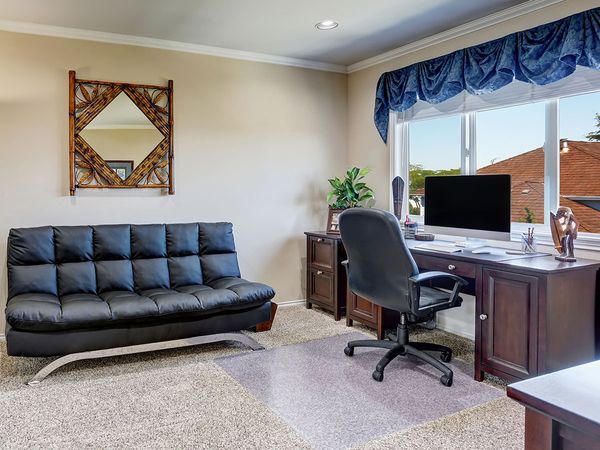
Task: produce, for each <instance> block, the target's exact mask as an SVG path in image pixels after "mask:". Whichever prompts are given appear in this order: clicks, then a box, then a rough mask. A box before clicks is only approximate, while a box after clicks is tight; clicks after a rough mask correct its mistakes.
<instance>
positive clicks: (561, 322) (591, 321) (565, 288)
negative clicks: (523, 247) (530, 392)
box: [538, 268, 597, 373]
mask: <svg viewBox="0 0 600 450" xmlns="http://www.w3.org/2000/svg"><path fill="white" fill-rule="evenodd" d="M596 279H597V270H596V269H595V268H593V269H590V270H573V271H568V272H560V273H555V274H550V275H548V277H547V285H546V289H545V291H546V292H545V295H542V296H541V300H542V302H545V311H546V314H545V315H544V316H543V319H545V320H543V321H542V322H545V323H540V344H541V345H540V352H539V354H538V357H539V360H538V367H539V368H540V373H548V372H554V371H556V370H560V369H564V368H567V367H572V366H575V365H578V364H583V363H586V362H590V361H593V360H594V357H595V353H596V348H595V347H596V332H595V331H596V330H595V329H596V320H595V317H596V305H597V298H596ZM540 306H541V307H540V313H542V314H543V311H544V305H540Z"/></svg>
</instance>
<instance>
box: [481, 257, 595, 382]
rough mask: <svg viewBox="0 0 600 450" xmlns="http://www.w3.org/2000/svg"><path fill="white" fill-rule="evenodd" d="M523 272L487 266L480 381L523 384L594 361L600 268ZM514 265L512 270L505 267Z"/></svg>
mask: <svg viewBox="0 0 600 450" xmlns="http://www.w3.org/2000/svg"><path fill="white" fill-rule="evenodd" d="M533 264H534V262H533V261H530V263H529V266H528V267H523V266H524V265H523V266H521V267H519V268H518V271H517V270H515V269H516V267H513V268H512V269H513V270H506V269H504V268H501V267H493V266H482V269H481V275H480V277H479V279H480V283H479V289H478V293H477V296H476V314H477V317H476V327H475V379H476V380H482V379H483V377H484V372H487V373H491V374H493V375H496V376H498V377H500V378H503V379H505V380H509V381H518V380H523V379H526V378H530V377H535V376H538V375H542V374H545V373H550V372H554V371H556V370H560V369H564V368H567V367H571V366H574V365H577V364H582V363H585V362H588V361H593V360H594V358H595V353H596V348H595V328H596V327H595V323H594V322H595V320H594V314H595V311H596V303H597V300H596V277H597V272H598V267H597V266H595V267H594V266H591V265H590V267H573V266H571V270H553V271H541V270H540V271H538V270H532V269H535V267H532V266H533ZM505 265H508V264H505Z"/></svg>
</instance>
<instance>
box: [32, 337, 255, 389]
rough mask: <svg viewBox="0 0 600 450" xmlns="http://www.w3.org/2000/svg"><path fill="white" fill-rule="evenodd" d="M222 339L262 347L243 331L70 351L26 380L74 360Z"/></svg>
mask: <svg viewBox="0 0 600 450" xmlns="http://www.w3.org/2000/svg"><path fill="white" fill-rule="evenodd" d="M222 341H236V342H240V343H242V344H244V345H246V346H247V347H250V348H251V349H252V350H263V349H264V347H263V346H262V345H261V344H259V343H258V342H256V341H255V340H254V339H252V338H251V337H250V336H248V335H246V334H243V333H219V334H211V335H206V336H196V337H192V338H186V339H175V340H172V341H161V342H151V343H149V344H138V345H129V346H126V347H116V348H109V349H105V350H93V351H88V352H80V353H70V354H68V355H65V356H61V357H60V358H58V359H55V360H54V361H52V362H51V363H49V364H48V365H46V366H44V367H43V368H42V369H41V370H40V371H39V372H38V373H36V374H35V375H34V376H33V378H32V379H31V380H29V381H28V382H27V384H28V385H29V386H35V385H38V384H40V383H41V382H42V380H43V379H44V378H46V377H47V376H48V375H50V374H51V373H52V372H54V371H55V370H56V369H58V368H59V367H62V366H64V365H65V364H69V363H72V362H74V361H81V360H84V359H97V358H108V357H112V356H121V355H131V354H135V353H146V352H155V351H158V350H168V349H174V348H182V347H190V346H192V345H201V344H210V343H214V342H222Z"/></svg>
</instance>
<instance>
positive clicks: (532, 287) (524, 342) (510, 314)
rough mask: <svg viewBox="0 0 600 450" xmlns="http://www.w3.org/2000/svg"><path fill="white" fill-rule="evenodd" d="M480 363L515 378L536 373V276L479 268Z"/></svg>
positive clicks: (526, 376)
mask: <svg viewBox="0 0 600 450" xmlns="http://www.w3.org/2000/svg"><path fill="white" fill-rule="evenodd" d="M482 287H483V290H482V291H483V292H482V303H481V311H480V316H479V317H478V318H477V320H480V321H481V353H482V354H481V363H482V365H483V366H484V369H485V368H490V369H495V370H499V371H501V372H504V373H507V374H509V375H512V376H514V377H517V378H528V377H531V376H535V375H536V374H537V334H538V333H537V330H538V313H537V309H538V279H537V278H536V277H533V276H528V275H521V274H518V273H513V272H504V271H500V270H493V269H485V268H484V269H483V285H482Z"/></svg>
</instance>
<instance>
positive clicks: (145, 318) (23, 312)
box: [6, 223, 275, 356]
mask: <svg viewBox="0 0 600 450" xmlns="http://www.w3.org/2000/svg"><path fill="white" fill-rule="evenodd" d="M274 295H275V292H274V291H273V289H272V288H271V287H269V286H267V285H264V284H261V283H253V282H249V281H246V280H244V279H242V278H241V277H240V270H239V267H238V261H237V254H236V250H235V243H234V238H233V231H232V225H231V224H230V223H188V224H170V225H164V224H153V225H96V226H69V227H49V226H48V227H40V228H19V229H12V230H11V231H10V234H9V238H8V302H7V306H6V321H7V332H6V341H7V352H8V354H9V355H12V356H55V355H66V354H72V353H77V352H88V351H93V350H100V349H108V348H114V347H123V346H131V345H137V344H145V343H150V342H160V341H169V340H175V339H184V338H189V337H193V336H205V335H212V334H216V333H226V332H232V331H239V330H244V329H248V328H251V327H253V326H255V325H257V324H259V323H262V322H266V321H268V320H269V319H270V314H271V312H270V311H271V302H270V300H271V299H272V298H273V297H274Z"/></svg>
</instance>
